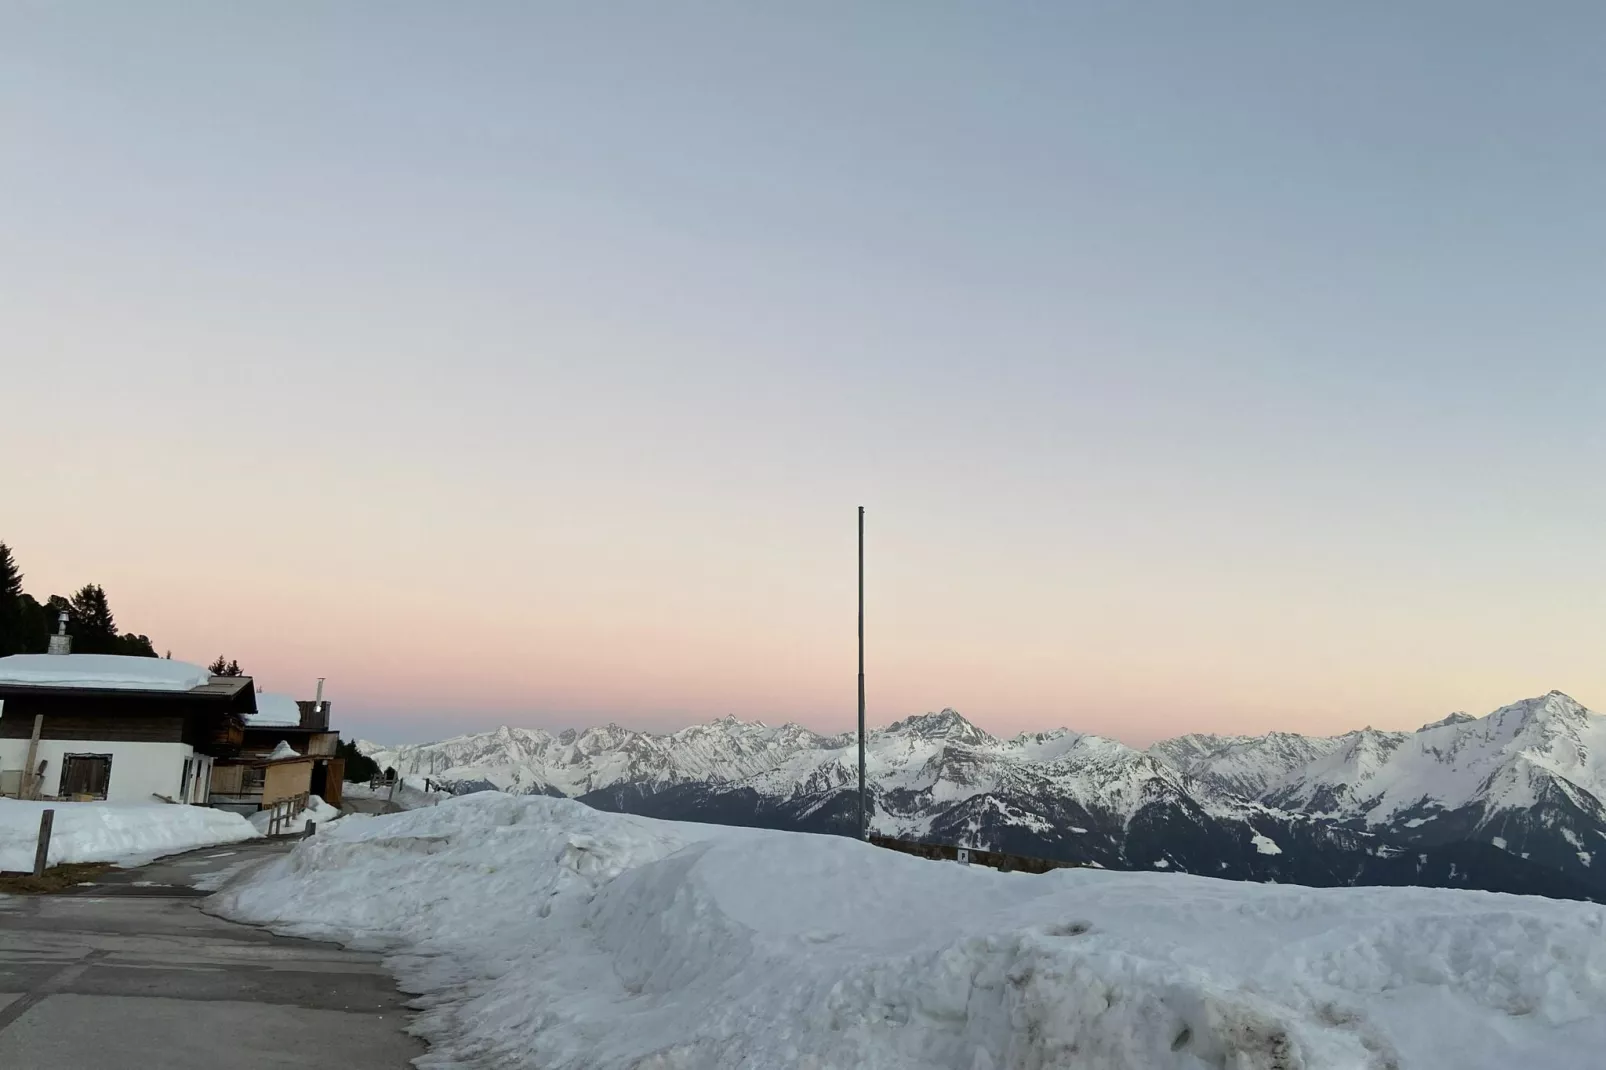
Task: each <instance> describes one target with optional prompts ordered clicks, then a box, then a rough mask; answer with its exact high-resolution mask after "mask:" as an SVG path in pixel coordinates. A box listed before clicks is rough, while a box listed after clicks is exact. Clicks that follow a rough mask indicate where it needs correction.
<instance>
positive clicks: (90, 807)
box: [0, 799, 261, 871]
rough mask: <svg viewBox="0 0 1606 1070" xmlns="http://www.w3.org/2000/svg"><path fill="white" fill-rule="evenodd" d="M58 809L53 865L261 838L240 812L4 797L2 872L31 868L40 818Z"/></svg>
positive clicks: (139, 857) (130, 860)
mask: <svg viewBox="0 0 1606 1070" xmlns="http://www.w3.org/2000/svg"><path fill="white" fill-rule="evenodd" d="M45 809H51V810H54V811H56V816H55V818H54V819H53V821H54V824H53V825H52V827H51V835H50V854H49V863H50V865H53V866H54V865H58V864H60V863H62V862H119V863H122V864H125V865H133V864H137V863H140V862H147V861H149V860H151V859H153V858H158V857H160V856H162V855H169V854H174V853H176V852H178V851H187V850H190V849H191V848H194V847H211V846H213V845H215V844H220V843H238V842H239V841H241V840H249V839H255V838H256V837H258V836H260V835H261V833H259V832H258V831H257V830H256V829H254V828H252V827H251V823H250V822H249V821H247V820H246V819H245V818H243V817H241V816H240V815H239V814H231V813H226V812H224V811H222V810H212V809H209V808H208V807H205V806H174V805H171V804H168V803H150V804H142V803H133V804H128V803H116V804H113V803H64V802H52V803H41V802H20V801H18V800H16V799H0V870H12V871H28V870H31V869H33V856H34V851H35V849H36V847H37V844H38V842H39V814H40V812H41V811H43V810H45Z"/></svg>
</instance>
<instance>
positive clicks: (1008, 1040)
mask: <svg viewBox="0 0 1606 1070" xmlns="http://www.w3.org/2000/svg"><path fill="white" fill-rule="evenodd" d="M320 832H321V830H320ZM211 902H212V909H215V910H217V911H218V912H220V913H223V914H225V915H226V916H230V917H235V918H238V919H241V920H245V921H251V922H258V923H264V924H268V925H270V926H273V927H275V928H277V929H279V930H281V931H285V932H290V933H296V934H299V935H305V936H316V937H332V938H336V939H340V940H344V941H347V942H349V943H353V944H356V945H358V946H364V947H371V948H379V949H384V950H388V951H390V952H392V954H391V958H390V960H389V962H390V965H391V967H392V968H393V969H395V970H396V971H397V972H398V973H399V974H400V977H401V980H402V983H403V987H404V988H406V989H407V990H408V991H412V992H418V993H421V994H423V995H424V999H423V1002H424V1004H425V1005H426V1006H427V1008H428V1009H427V1010H425V1011H424V1013H423V1014H422V1015H421V1016H420V1017H419V1019H418V1022H417V1027H418V1028H419V1030H420V1031H421V1032H422V1033H424V1034H425V1035H426V1036H428V1037H429V1038H430V1040H431V1043H432V1045H433V1046H432V1049H431V1052H430V1054H429V1055H428V1056H426V1057H425V1058H424V1060H423V1065H426V1066H436V1067H445V1066H454V1067H455V1066H463V1067H484V1068H491V1067H515V1066H541V1067H545V1068H547V1070H588V1068H597V1070H601V1068H610V1070H614V1068H617V1070H624V1068H636V1070H705V1068H706V1070H714V1068H732V1070H734V1068H738V1067H740V1068H750V1067H777V1068H780V1067H807V1068H811V1070H827V1068H834V1067H855V1068H864V1070H915V1068H931V1067H948V1068H954V1070H1004V1068H1018V1070H1038V1068H1047V1067H1053V1066H1076V1067H1078V1068H1080V1070H1205V1068H1216V1067H1231V1068H1233V1070H1273V1068H1275V1070H1321V1068H1332V1070H1338V1068H1343V1070H1363V1068H1364V1070H1384V1068H1386V1067H1403V1068H1410V1070H1441V1068H1442V1070H1451V1068H1455V1070H1495V1068H1497V1067H1498V1068H1501V1070H1505V1068H1507V1067H1510V1066H1512V1065H1533V1066H1584V1065H1592V1063H1593V1060H1594V1059H1595V1058H1596V1055H1597V1053H1598V1051H1599V1050H1600V1048H1601V1046H1602V1045H1606V908H1602V907H1599V906H1595V905H1591V904H1581V903H1571V902H1557V901H1551V900H1544V899H1537V898H1524V897H1516V896H1504V895H1494V894H1488V893H1480V892H1456V891H1440V890H1427V889H1393V888H1390V889H1384V888H1365V889H1352V888H1343V889H1306V888H1299V887H1293V886H1278V885H1253V884H1240V883H1232V882H1225V881H1216V880H1211V879H1209V878H1201V877H1190V876H1179V875H1174V874H1163V873H1112V872H1103V871H1094V870H1059V871H1055V872H1052V873H1049V874H1045V875H1041V876H1034V875H1026V874H1001V873H996V872H993V871H991V870H986V869H982V868H980V867H974V866H972V867H961V866H957V865H952V864H947V863H940V862H929V861H926V860H923V859H919V858H914V857H910V856H907V855H902V854H898V853H895V852H890V851H884V850H881V849H879V848H876V847H873V846H870V845H868V844H865V843H861V842H859V841H856V840H849V839H845V838H837V837H824V836H808V835H799V834H791V833H781V832H770V831H764V830H758V829H739V828H726V827H720V826H715V825H689V824H675V823H671V822H662V821H654V820H650V819H647V818H639V817H633V816H629V815H621V814H609V813H603V812H600V811H595V810H592V809H589V808H587V807H585V806H583V805H580V804H578V803H575V802H572V801H569V800H564V799H552V798H543V797H521V796H508V795H503V794H499V793H483V794H479V795H473V796H467V797H463V798H458V799H453V800H450V801H447V802H444V803H442V804H441V805H439V806H435V807H431V808H428V809H421V810H414V811H410V812H408V813H404V814H394V815H389V816H385V817H376V818H370V819H364V820H362V821H342V822H340V823H339V824H337V825H334V826H332V827H331V828H330V829H329V830H328V832H327V834H320V835H319V836H318V837H316V838H314V839H312V840H308V841H306V842H305V843H302V844H300V845H298V846H297V847H296V848H295V850H294V851H292V852H291V853H290V854H288V855H286V856H285V857H283V858H280V859H277V860H275V861H273V862H271V863H269V864H267V865H266V866H263V867H262V868H260V869H258V870H257V871H255V872H254V873H253V874H251V875H250V876H249V877H248V878H246V879H245V880H244V881H243V882H242V883H238V884H235V885H234V886H232V887H230V888H229V889H226V890H225V891H223V892H221V893H219V895H218V896H216V897H214V899H213V900H212V901H211Z"/></svg>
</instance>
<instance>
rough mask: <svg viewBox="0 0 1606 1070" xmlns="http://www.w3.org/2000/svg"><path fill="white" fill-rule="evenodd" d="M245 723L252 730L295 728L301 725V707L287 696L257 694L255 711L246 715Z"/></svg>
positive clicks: (270, 693)
mask: <svg viewBox="0 0 1606 1070" xmlns="http://www.w3.org/2000/svg"><path fill="white" fill-rule="evenodd" d="M245 723H246V724H248V725H250V726H251V727H253V728H295V727H297V726H298V725H300V724H301V707H300V706H297V705H296V700H295V699H294V698H292V697H290V696H289V695H276V694H274V693H272V692H271V691H262V692H258V694H257V711H256V712H255V713H249V714H246V717H245Z"/></svg>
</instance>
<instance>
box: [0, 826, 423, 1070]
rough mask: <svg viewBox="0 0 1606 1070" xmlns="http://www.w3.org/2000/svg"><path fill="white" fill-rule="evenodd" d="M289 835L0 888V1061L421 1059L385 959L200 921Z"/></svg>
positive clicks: (194, 1064) (402, 1062)
mask: <svg viewBox="0 0 1606 1070" xmlns="http://www.w3.org/2000/svg"><path fill="white" fill-rule="evenodd" d="M291 846H293V844H292V843H288V842H283V841H281V842H276V843H262V842H260V841H258V842H252V843H248V844H233V845H230V846H228V847H214V848H207V849H204V850H201V851H192V852H189V853H188V854H184V855H176V856H173V857H172V858H167V859H161V860H158V861H157V862H154V863H152V864H151V865H149V866H143V867H140V868H137V869H129V870H118V871H112V872H109V873H105V874H100V875H97V876H96V877H95V878H94V883H93V884H91V885H81V886H78V887H76V888H75V889H73V891H72V892H71V893H70V894H65V895H41V896H4V895H0V1066H18V1067H22V1066H41V1067H43V1066H48V1067H51V1068H52V1070H104V1068H105V1067H107V1066H160V1067H163V1068H164V1070H203V1068H204V1070H215V1068H216V1067H218V1066H228V1067H230V1070H293V1068H301V1067H306V1068H309V1070H310V1068H313V1067H317V1068H318V1070H326V1068H327V1067H330V1066H339V1067H342V1068H347V1070H392V1068H397V1070H399V1068H404V1067H406V1066H407V1065H408V1064H409V1062H410V1061H411V1060H412V1059H415V1058H417V1057H418V1056H420V1055H422V1054H423V1053H424V1046H423V1044H422V1043H421V1042H419V1041H418V1040H417V1039H415V1038H413V1037H411V1036H409V1035H408V1034H407V1033H406V1027H407V1023H408V1020H409V1013H408V1011H407V1009H406V1007H405V1004H406V997H405V996H404V995H402V994H401V993H400V992H398V991H397V989H396V984H395V981H394V980H393V979H392V978H391V977H390V975H389V974H388V973H386V972H385V970H384V968H383V967H382V966H381V964H380V960H379V956H377V955H371V954H363V953H359V952H354V951H347V950H345V949H343V948H341V947H339V946H338V945H335V944H326V943H319V942H316V941H311V940H298V939H293V938H290V937H281V936H275V935H273V934H272V933H269V932H266V931H264V930H262V929H257V928H253V927H251V926H247V925H237V924H235V923H233V922H229V921H224V920H223V919H221V918H214V917H211V916H209V915H207V914H204V913H202V911H201V909H200V906H201V904H202V903H204V901H205V899H204V897H205V896H206V895H207V894H209V891H210V889H212V888H215V887H217V886H218V885H219V884H221V882H222V881H223V880H224V879H226V878H227V877H229V876H232V875H233V874H235V873H238V872H240V871H241V870H243V869H245V868H248V867H249V866H250V865H252V864H255V863H256V862H259V861H265V860H266V859H268V858H271V857H272V856H273V855H275V854H278V853H281V852H283V851H287V850H289V849H290V847H291Z"/></svg>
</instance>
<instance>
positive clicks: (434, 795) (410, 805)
mask: <svg viewBox="0 0 1606 1070" xmlns="http://www.w3.org/2000/svg"><path fill="white" fill-rule="evenodd" d="M425 783H426V779H425V778H424V777H421V776H404V777H402V778H401V783H400V784H397V785H396V790H395V791H394V792H393V791H391V790H390V787H389V785H381V786H380V787H378V788H370V787H369V786H368V785H367V784H347V785H346V786H345V788H344V789H343V791H344V793H345V797H346V798H348V799H384V800H386V801H388V802H393V803H395V804H396V805H397V806H400V807H401V808H402V809H403V810H416V809H418V808H419V807H420V806H434V805H435V804H436V803H439V802H441V801H442V800H445V799H450V798H451V797H452V793H451V792H449V791H429V790H428V789H426V788H425V786H424V785H425Z"/></svg>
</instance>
